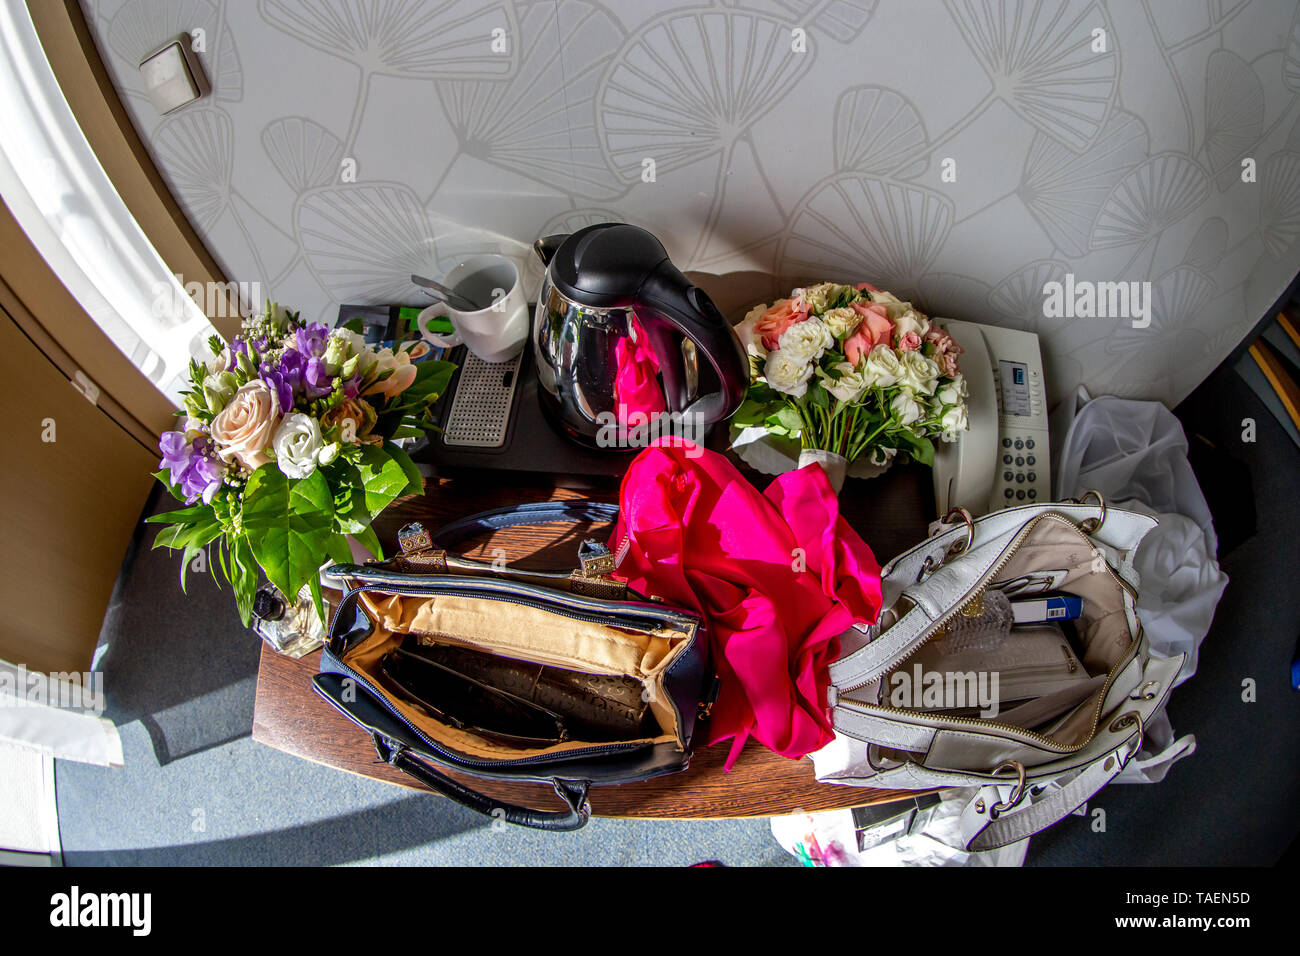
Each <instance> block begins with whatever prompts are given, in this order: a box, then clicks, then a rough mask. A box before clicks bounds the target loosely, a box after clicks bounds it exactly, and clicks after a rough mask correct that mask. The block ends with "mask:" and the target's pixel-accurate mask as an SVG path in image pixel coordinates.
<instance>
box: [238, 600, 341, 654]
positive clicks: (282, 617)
mask: <svg viewBox="0 0 1300 956" xmlns="http://www.w3.org/2000/svg"><path fill="white" fill-rule="evenodd" d="M253 630H255V631H257V633H258V634H260V635H262V640H264V641H266V643H267V644H269V645H271V647H272V648H273V649H274V650H276V651H278V652H279V653H281V654H284V655H286V656H288V657H302V656H303V655H304V654H308V653H310V652H311V651H314V650H315V649H316V648H318V647H320V646H321V644H322V643H324V640H325V625H324V624H322V623H321V619H320V615H319V614H317V613H316V605H315V604H313V603H312V600H311V591H310V590H309V589H308V588H307V587H306V586H304V587H303V589H302V590H301V591H299V592H298V600H296V601H295V602H294V603H293V604H290V603H289V602H288V601H286V600H285V599H284V595H282V594H281V593H280V592H279V591H277V590H276V589H275V588H273V587H272V586H271V585H269V584H266V585H263V586H262V587H260V588H258V590H257V595H256V596H255V597H254V598H253Z"/></svg>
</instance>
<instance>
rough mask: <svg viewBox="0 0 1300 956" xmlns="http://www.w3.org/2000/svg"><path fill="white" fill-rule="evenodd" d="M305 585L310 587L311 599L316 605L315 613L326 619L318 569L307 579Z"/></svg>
mask: <svg viewBox="0 0 1300 956" xmlns="http://www.w3.org/2000/svg"><path fill="white" fill-rule="evenodd" d="M307 586H308V587H309V588H311V601H312V603H313V604H315V605H316V613H317V614H318V615H319V616H320V619H321V620H322V621H324V620H326V617H325V600H324V598H322V597H321V593H320V572H319V571H317V572H316V573H315V574H313V575H312V576H311V577H310V578H309V579H308V581H307Z"/></svg>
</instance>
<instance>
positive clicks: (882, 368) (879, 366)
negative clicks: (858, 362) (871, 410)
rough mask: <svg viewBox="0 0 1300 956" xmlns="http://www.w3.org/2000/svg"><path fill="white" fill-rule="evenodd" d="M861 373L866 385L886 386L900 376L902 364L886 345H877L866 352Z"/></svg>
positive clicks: (896, 354)
mask: <svg viewBox="0 0 1300 956" xmlns="http://www.w3.org/2000/svg"><path fill="white" fill-rule="evenodd" d="M863 373H864V377H865V379H866V383H867V385H868V387H870V388H876V387H879V388H888V387H889V386H890V385H894V384H896V383H897V382H898V380H899V379H900V378H902V376H903V364H902V362H900V361H899V359H898V353H897V352H895V351H894V350H893V349H891V348H890V347H889V346H888V345H877V346H876V347H875V348H873V349H872V350H871V351H870V352H868V353H867V358H866V361H865V363H864V364H863Z"/></svg>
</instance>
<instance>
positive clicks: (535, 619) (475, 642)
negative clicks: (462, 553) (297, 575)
mask: <svg viewBox="0 0 1300 956" xmlns="http://www.w3.org/2000/svg"><path fill="white" fill-rule="evenodd" d="M360 602H361V604H362V606H363V607H364V608H365V610H366V612H367V613H368V615H369V617H370V620H371V621H372V622H374V628H373V630H372V631H371V633H370V634H369V635H368V636H366V637H365V638H363V639H362V640H360V641H359V642H357V644H356V646H355V647H353V648H351V649H350V650H348V651H347V652H346V653H345V654H344V655H343V663H345V664H347V665H348V666H349V667H352V668H353V669H355V670H357V671H359V672H360V673H362V674H364V675H365V676H366V677H367V678H369V679H370V681H371V682H372V683H373V684H374V685H375V686H376V688H377V689H378V690H379V692H380V693H382V694H383V695H384V697H385V698H386V699H387V700H388V702H389V703H390V704H392V705H393V706H394V707H395V708H396V709H397V710H398V711H399V712H400V713H401V714H402V715H403V716H404V717H406V719H407V720H409V721H410V722H411V723H412V724H414V725H415V726H416V727H418V728H419V729H420V730H422V731H423V732H424V733H426V734H428V735H429V737H431V738H432V739H433V740H435V741H437V742H439V743H441V744H444V745H446V746H447V747H449V748H450V749H452V750H455V751H457V752H459V753H463V754H466V755H468V756H471V757H478V758H482V759H488V760H493V759H502V758H525V757H537V756H542V755H547V754H556V753H563V752H565V751H569V750H577V749H581V748H583V747H591V746H597V745H596V744H593V743H591V742H589V741H582V740H568V741H565V742H564V743H560V744H554V745H551V746H546V747H528V748H521V747H511V746H507V745H505V744H502V743H497V742H495V741H490V740H486V739H484V738H482V737H480V736H478V735H477V734H473V733H470V732H468V731H465V730H460V729H458V728H456V727H452V726H449V725H448V724H445V723H443V722H442V721H440V720H438V719H437V718H435V717H434V716H433V715H432V714H430V713H429V712H428V711H426V710H425V709H424V708H423V707H421V706H419V705H418V704H415V703H413V702H410V701H407V700H405V699H404V698H402V697H399V696H397V695H395V694H392V693H389V691H388V689H387V688H386V687H385V686H384V685H383V683H382V682H381V679H380V677H379V662H380V660H381V659H382V658H383V657H384V655H385V654H387V653H388V652H389V651H391V650H393V649H394V648H396V647H397V646H398V645H400V644H401V642H402V638H403V637H405V636H406V635H408V634H419V635H423V636H424V637H426V638H432V639H433V640H434V641H435V642H436V643H439V644H450V645H456V646H460V647H468V648H473V649H475V650H481V651H488V652H491V653H493V654H499V655H500V656H502V657H510V658H513V659H515V660H522V661H529V662H531V663H535V664H549V665H552V666H555V667H566V668H568V669H570V670H577V671H584V672H588V673H595V674H608V675H613V676H620V677H633V678H636V679H637V680H639V681H641V683H642V684H644V685H645V686H646V687H647V688H648V689H649V691H650V692H649V694H648V695H647V696H648V698H649V699H648V705H649V708H650V711H651V713H652V714H653V715H654V717H655V720H656V721H657V722H658V724H659V727H660V730H661V733H660V734H659V735H658V736H656V737H646V738H635V739H634V740H631V741H629V742H637V743H653V744H659V743H680V741H679V732H678V725H677V714H676V711H675V709H674V708H673V706H672V704H671V703H670V702H669V701H668V699H667V693H666V692H665V691H664V689H663V674H664V672H665V671H666V670H667V669H668V667H669V666H670V665H671V664H672V662H673V661H674V660H676V659H677V656H678V655H679V654H681V653H682V652H683V651H684V650H685V648H686V645H687V643H688V640H687V639H688V638H689V637H690V632H689V631H681V630H674V629H672V628H665V629H664V630H663V631H662V632H656V633H653V634H651V633H647V632H641V631H635V630H630V629H625V628H613V627H609V626H606V625H602V624H597V623H595V622H591V621H583V620H578V619H574V618H569V617H565V616H563V615H561V614H558V613H552V612H549V611H546V610H543V609H541V608H534V607H530V606H528V605H524V604H514V603H511V602H509V601H496V600H491V599H487V598H473V597H462V596H456V595H440V596H438V597H436V598H430V597H413V596H409V595H397V594H387V593H382V592H376V591H364V592H362V594H361V595H360Z"/></svg>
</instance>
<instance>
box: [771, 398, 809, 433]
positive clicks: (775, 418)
mask: <svg viewBox="0 0 1300 956" xmlns="http://www.w3.org/2000/svg"><path fill="white" fill-rule="evenodd" d="M765 424H766V425H767V427H768V429H769V430H771V431H775V432H776V433H777V434H779V435H783V436H785V437H787V438H789V437H793V436H794V435H797V434H799V432H801V431H802V430H803V422H802V421H801V420H800V418H799V413H798V412H797V411H795V410H794V408H792V407H791V406H789V405H782V406H781V408H780V409H779V410H777V411H776V412H775V413H774V414H772V415H769V416H768V417H767V422H766V423H765Z"/></svg>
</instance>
